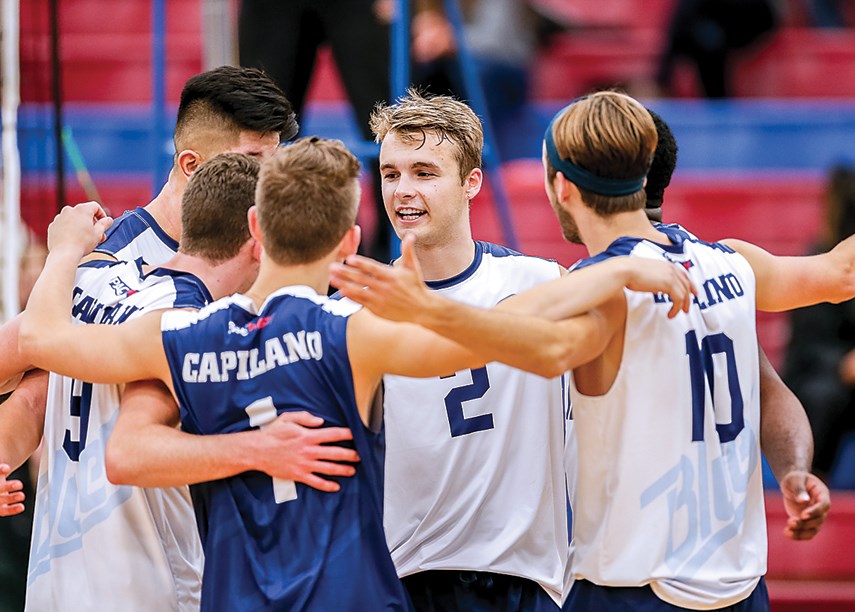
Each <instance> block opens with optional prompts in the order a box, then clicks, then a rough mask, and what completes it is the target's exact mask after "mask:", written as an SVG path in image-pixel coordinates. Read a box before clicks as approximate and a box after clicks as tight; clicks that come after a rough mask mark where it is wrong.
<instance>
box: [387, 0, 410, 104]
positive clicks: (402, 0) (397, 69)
mask: <svg viewBox="0 0 855 612" xmlns="http://www.w3.org/2000/svg"><path fill="white" fill-rule="evenodd" d="M391 36H392V45H391V47H392V53H391V55H390V57H389V63H390V64H391V65H390V66H389V75H390V82H389V85H390V87H389V92H390V93H391V95H392V100H395V99H396V98H399V97H401V96H403V95H404V94H406V93H407V87H409V86H410V0H398V3H397V6H396V7H395V18H394V19H393V21H392V31H391Z"/></svg>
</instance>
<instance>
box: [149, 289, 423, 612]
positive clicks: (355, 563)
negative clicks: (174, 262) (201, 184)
mask: <svg viewBox="0 0 855 612" xmlns="http://www.w3.org/2000/svg"><path fill="white" fill-rule="evenodd" d="M354 310H355V307H354V306H353V305H352V304H350V303H347V302H337V301H334V300H329V299H328V298H326V297H321V296H318V295H317V294H316V293H315V292H314V291H313V290H311V289H309V288H308V287H286V288H284V289H281V290H279V291H277V292H275V293H274V294H273V295H271V296H270V297H268V298H267V300H266V301H265V303H264V305H263V306H262V307H261V309H259V310H256V308H255V306H254V304H253V302H252V301H251V300H250V299H249V298H247V297H246V296H242V295H235V296H232V297H231V298H226V299H225V300H220V301H219V302H215V303H214V304H212V305H211V306H210V307H208V308H206V309H204V310H203V311H201V312H199V313H178V312H173V313H168V314H167V315H165V316H164V318H163V324H162V327H163V330H164V331H163V341H164V348H165V350H166V355H167V358H168V360H169V364H170V368H171V370H172V379H173V383H174V386H175V390H176V395H177V396H178V398H179V404H180V408H181V420H182V426H183V428H184V429H185V431H188V432H191V433H196V434H216V433H228V432H237V431H244V430H247V429H251V428H254V427H262V426H264V425H266V424H268V423H270V422H271V421H273V420H274V419H275V418H276V416H277V415H278V414H281V413H282V412H286V411H296V410H307V411H310V412H312V413H314V414H316V415H318V416H320V417H322V418H323V419H324V422H325V425H327V426H341V427H348V428H350V430H351V431H352V433H353V444H354V447H355V448H356V450H357V452H358V453H359V456H360V463H359V464H358V465H357V466H356V475H355V476H353V477H351V478H344V479H342V480H341V481H340V484H341V490H340V491H339V492H338V493H323V492H320V491H318V490H316V489H312V488H310V487H306V486H304V485H302V484H296V485H295V484H294V483H292V482H282V481H271V478H270V477H269V476H267V475H265V474H262V473H260V472H247V473H244V474H240V475H238V476H235V477H232V478H228V479H224V480H218V481H214V482H210V483H204V484H201V485H196V486H194V487H192V492H193V500H194V504H195V506H196V513H197V519H198V521H199V528H200V532H201V534H202V540H203V545H204V547H205V551H206V564H205V574H204V576H205V578H204V583H203V588H202V590H203V592H202V607H203V609H207V610H221V609H222V610H226V609H227V610H318V611H322V610H353V611H362V610H405V609H407V604H406V598H405V595H404V592H403V587H402V585H401V584H400V581H399V580H398V578H397V575H396V574H395V568H394V565H393V564H392V560H391V557H390V556H389V552H388V549H387V547H386V541H385V538H384V534H383V525H382V495H383V492H382V487H383V482H382V474H383V450H384V439H383V432H382V429H381V428H380V427H378V428H377V430H376V431H372V430H371V429H369V428H367V427H366V426H365V425H364V424H363V422H362V420H361V418H360V415H359V411H358V410H357V406H356V400H355V398H354V391H353V379H352V374H351V366H350V361H349V357H348V352H347V343H346V328H347V322H348V316H349V315H350V314H352V312H354Z"/></svg>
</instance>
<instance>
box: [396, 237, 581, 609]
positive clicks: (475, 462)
mask: <svg viewBox="0 0 855 612" xmlns="http://www.w3.org/2000/svg"><path fill="white" fill-rule="evenodd" d="M475 247H476V251H475V258H474V260H473V262H472V264H471V265H470V266H469V267H468V268H467V269H466V270H464V271H463V272H462V273H461V274H459V275H457V276H455V277H453V278H451V279H448V280H444V281H437V282H429V283H428V285H429V286H430V287H431V288H432V289H433V290H434V291H437V292H439V293H441V294H442V295H444V296H446V297H448V298H451V299H453V300H457V301H460V302H464V303H467V304H472V305H475V306H480V307H484V308H489V307H493V306H495V305H496V304H498V303H499V302H500V301H502V300H504V299H505V298H507V297H509V296H511V295H514V294H516V293H520V292H522V291H525V290H526V289H529V288H530V287H532V286H534V285H537V284H539V283H542V282H546V281H550V280H554V279H556V278H558V277H559V275H560V268H559V266H558V264H557V263H555V262H554V261H553V262H550V261H547V260H543V259H539V258H536V257H528V256H525V255H521V254H519V253H516V252H514V251H511V250H509V249H506V248H504V247H500V246H497V245H492V244H489V243H484V242H477V243H476V245H475ZM384 386H385V402H384V404H385V419H386V432H387V461H386V493H385V513H386V514H385V517H384V518H385V524H386V534H387V538H388V542H389V548H390V550H391V551H392V556H393V558H394V560H395V564H396V566H397V568H398V572H399V574H400V575H401V576H407V575H410V574H413V573H416V572H420V571H425V570H434V569H438V570H473V571H490V572H496V573H503V574H511V575H516V576H522V577H524V578H528V579H530V580H534V581H536V582H538V583H540V584H541V585H542V586H543V587H544V588H545V589H546V591H547V592H548V593H549V594H550V595H551V596H552V597H553V598H554V599H555V600H556V601H560V600H561V597H562V591H563V589H564V573H565V566H566V563H567V555H568V540H569V535H568V534H569V530H568V516H567V495H566V492H565V466H564V441H565V440H564V434H565V427H567V426H568V425H571V426H572V423H566V422H565V416H566V414H565V409H564V408H565V397H566V395H565V393H564V392H563V387H562V384H561V379H560V378H555V379H551V380H550V379H545V378H542V377H540V376H536V375H534V374H529V373H526V372H523V371H522V370H517V369H514V368H511V367H508V366H506V365H504V364H500V363H490V364H488V365H487V366H486V367H484V368H478V369H476V370H463V371H460V372H456V373H454V374H452V375H450V376H443V377H435V378H425V379H414V378H405V377H401V376H386V377H384Z"/></svg>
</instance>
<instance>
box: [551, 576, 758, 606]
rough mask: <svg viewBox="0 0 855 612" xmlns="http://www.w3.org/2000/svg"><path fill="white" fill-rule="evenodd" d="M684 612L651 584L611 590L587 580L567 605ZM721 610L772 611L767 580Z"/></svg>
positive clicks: (580, 583) (578, 585) (572, 591)
mask: <svg viewBox="0 0 855 612" xmlns="http://www.w3.org/2000/svg"><path fill="white" fill-rule="evenodd" d="M685 609H686V608H681V607H679V606H674V605H671V604H669V603H667V602H664V601H662V600H661V599H659V598H658V597H657V596H656V594H655V593H654V592H653V589H651V588H650V586H649V585H646V586H643V587H609V586H599V585H596V584H594V583H593V582H588V581H587V580H577V581H576V582H575V583H574V584H573V588H572V589H570V596H569V597H568V598H567V601H566V602H565V603H564V610H568V611H572V612H595V611H597V612H599V611H600V610H608V611H609V612H671V611H674V610H685ZM719 609H720V610H723V611H725V612H769V593H768V591H767V590H766V580H765V579H763V578H761V579H760V582H758V583H757V587H756V588H755V589H754V591H752V593H751V595H749V596H748V597H746V598H745V599H743V600H742V601H740V602H739V603H735V604H733V605H732V606H727V607H725V608H719Z"/></svg>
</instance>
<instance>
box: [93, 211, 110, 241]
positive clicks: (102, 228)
mask: <svg viewBox="0 0 855 612" xmlns="http://www.w3.org/2000/svg"><path fill="white" fill-rule="evenodd" d="M101 212H104V211H101ZM111 225H113V218H112V217H107V216H105V217H102V218H101V219H98V221H96V222H95V228H96V230H98V231H99V232H101V240H100V242H104V240H106V239H107V234H106V233H105V232H106V231H107V230H108V229H110V226H111Z"/></svg>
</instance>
